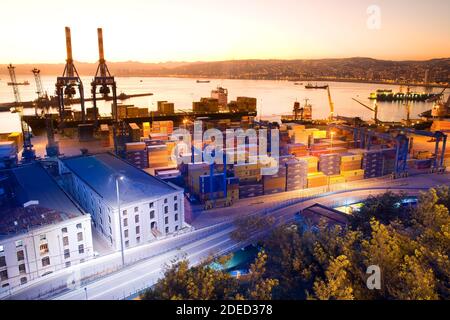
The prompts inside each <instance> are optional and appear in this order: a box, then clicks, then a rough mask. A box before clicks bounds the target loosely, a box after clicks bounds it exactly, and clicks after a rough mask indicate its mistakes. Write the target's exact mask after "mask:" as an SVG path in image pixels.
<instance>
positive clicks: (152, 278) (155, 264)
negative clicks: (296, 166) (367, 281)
mask: <svg viewBox="0 0 450 320" xmlns="http://www.w3.org/2000/svg"><path fill="white" fill-rule="evenodd" d="M394 191H400V189H395V190H394ZM419 191H420V190H415V189H414V190H409V191H408V192H407V193H408V194H410V195H417V194H418V193H419ZM384 192H386V189H375V190H360V191H352V192H347V193H343V194H338V195H329V196H326V197H323V198H321V199H320V203H322V204H324V205H334V204H335V203H344V202H346V201H347V200H348V199H349V197H351V198H352V200H354V201H359V200H362V199H365V198H366V197H367V196H368V195H378V194H382V193H384ZM316 202H318V201H317V199H313V200H308V201H305V202H303V203H298V204H295V205H292V206H289V207H286V208H283V209H280V210H276V211H275V212H274V215H275V217H277V219H278V220H284V221H286V220H292V218H293V216H294V214H295V213H296V212H298V211H299V210H301V209H303V208H305V207H307V206H310V205H312V204H314V203H316ZM233 229H234V228H233V227H229V228H227V229H225V230H223V231H221V232H218V233H217V234H214V235H211V236H209V237H208V238H206V239H202V240H200V241H198V242H196V243H193V244H190V245H187V246H183V247H182V248H181V249H180V250H173V251H171V252H169V253H167V254H164V255H161V256H158V257H155V258H154V259H151V260H148V261H146V262H143V263H138V264H136V265H135V266H132V267H130V268H127V269H125V270H123V271H121V272H118V273H116V274H113V275H111V276H107V277H105V278H103V279H101V280H99V281H97V282H93V283H91V284H88V285H87V286H86V289H87V293H88V299H102V300H103V299H119V298H125V297H128V296H131V295H132V294H134V293H135V292H136V291H139V290H142V289H144V288H147V287H149V286H151V285H153V284H154V283H155V282H156V281H157V280H158V278H160V277H161V276H162V272H163V270H164V266H165V263H167V261H171V260H172V259H174V258H175V257H176V256H178V257H179V256H180V255H182V254H186V257H187V258H188V259H189V261H190V262H191V263H192V264H196V263H198V262H200V261H201V260H202V259H203V258H205V257H207V256H208V255H209V254H210V253H214V254H220V253H226V252H230V251H232V250H233V249H236V248H237V247H239V245H238V244H236V243H235V242H233V241H232V240H231V239H230V237H229V234H230V232H231V231H232V230H233ZM85 294H86V292H85V290H84V287H80V288H77V289H76V290H73V291H71V292H69V293H67V294H63V295H61V296H59V297H57V299H64V300H66V299H85V298H86V296H85Z"/></svg>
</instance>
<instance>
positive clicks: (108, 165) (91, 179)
mask: <svg viewBox="0 0 450 320" xmlns="http://www.w3.org/2000/svg"><path fill="white" fill-rule="evenodd" d="M61 161H62V162H63V163H64V165H65V166H66V167H67V168H68V169H69V170H70V171H71V172H73V173H74V174H75V175H77V176H78V177H79V178H80V179H81V180H83V181H84V182H85V183H86V184H87V185H88V186H89V187H90V188H91V189H92V190H94V191H95V192H96V193H97V194H98V195H99V196H100V197H102V198H103V199H104V200H105V201H107V202H108V203H109V204H110V205H111V206H113V207H114V206H116V187H115V179H116V177H117V176H122V177H123V180H121V181H120V182H119V189H120V190H119V191H120V202H121V205H127V204H132V203H136V202H138V201H139V200H142V199H149V198H160V197H163V196H165V195H168V194H171V193H174V192H176V191H179V190H178V189H177V188H175V187H173V186H172V185H169V184H168V183H166V182H164V181H162V180H160V179H158V178H156V177H154V176H152V175H150V174H148V173H147V172H145V171H143V170H140V169H138V168H136V167H134V166H132V165H131V164H129V163H128V162H126V161H124V160H122V159H119V158H117V157H116V156H114V155H112V154H109V153H101V154H95V155H88V156H76V157H70V158H65V159H61Z"/></svg>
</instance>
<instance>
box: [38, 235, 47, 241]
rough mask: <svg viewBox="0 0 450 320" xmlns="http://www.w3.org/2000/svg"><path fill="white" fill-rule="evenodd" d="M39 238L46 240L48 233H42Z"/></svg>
mask: <svg viewBox="0 0 450 320" xmlns="http://www.w3.org/2000/svg"><path fill="white" fill-rule="evenodd" d="M39 239H40V240H41V241H45V240H47V235H45V234H41V235H40V236H39Z"/></svg>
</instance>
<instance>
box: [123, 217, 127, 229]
mask: <svg viewBox="0 0 450 320" xmlns="http://www.w3.org/2000/svg"><path fill="white" fill-rule="evenodd" d="M123 226H124V227H128V219H127V218H125V219H123Z"/></svg>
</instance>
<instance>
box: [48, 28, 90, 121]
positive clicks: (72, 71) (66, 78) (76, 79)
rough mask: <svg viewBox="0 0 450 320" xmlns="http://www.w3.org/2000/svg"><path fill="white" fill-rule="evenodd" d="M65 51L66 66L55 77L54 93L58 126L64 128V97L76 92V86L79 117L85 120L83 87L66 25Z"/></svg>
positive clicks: (71, 95) (70, 96)
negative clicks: (56, 98) (61, 72)
mask: <svg viewBox="0 0 450 320" xmlns="http://www.w3.org/2000/svg"><path fill="white" fill-rule="evenodd" d="M65 30H66V51H67V60H66V66H65V68H64V72H63V75H62V76H61V77H58V78H57V79H56V85H55V86H56V94H57V96H58V111H59V117H60V121H61V123H60V127H61V128H64V118H65V107H64V98H65V97H67V98H69V99H70V98H72V97H73V96H74V95H75V94H76V90H75V87H76V86H78V91H79V94H80V105H81V119H82V121H83V123H84V122H85V121H86V115H85V110H84V87H83V82H82V81H81V78H80V75H79V74H78V71H77V69H76V68H75V65H74V64H73V56H72V37H71V34H70V28H69V27H66V29H65Z"/></svg>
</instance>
